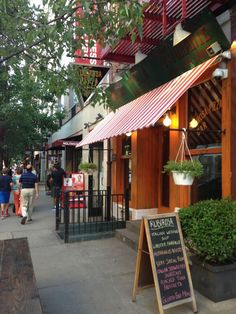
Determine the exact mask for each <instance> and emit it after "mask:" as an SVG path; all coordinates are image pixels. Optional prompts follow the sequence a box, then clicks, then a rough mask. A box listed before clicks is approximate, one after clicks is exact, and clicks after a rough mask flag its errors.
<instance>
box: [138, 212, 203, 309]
mask: <svg viewBox="0 0 236 314" xmlns="http://www.w3.org/2000/svg"><path fill="white" fill-rule="evenodd" d="M153 284H154V285H155V289H156V295H157V301H158V308H159V313H160V314H164V310H165V309H168V308H171V307H174V306H177V305H180V304H183V303H187V302H192V305H193V312H194V313H197V306H196V300H195V296H194V291H193V285H192V280H191V275H190V270H189V265H188V260H187V255H186V252H185V246H184V242H183V236H182V232H181V226H180V222H179V217H178V214H176V213H171V214H162V215H155V216H148V217H144V218H143V220H142V223H141V228H140V236H139V246H138V254H137V261H136V270H135V278H134V288H133V301H134V300H135V299H136V293H137V290H138V289H141V288H146V287H149V286H153Z"/></svg>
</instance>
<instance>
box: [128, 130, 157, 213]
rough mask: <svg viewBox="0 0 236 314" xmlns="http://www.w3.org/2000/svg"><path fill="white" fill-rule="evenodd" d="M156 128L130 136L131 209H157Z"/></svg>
mask: <svg viewBox="0 0 236 314" xmlns="http://www.w3.org/2000/svg"><path fill="white" fill-rule="evenodd" d="M158 145H159V143H158V137H157V128H146V129H143V130H138V131H136V132H134V134H133V135H132V188H131V207H133V208H136V209H138V208H155V207H157V189H156V187H157V182H158V175H159V173H160V169H158V164H159V163H158Z"/></svg>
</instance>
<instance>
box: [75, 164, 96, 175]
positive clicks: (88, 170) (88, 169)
mask: <svg viewBox="0 0 236 314" xmlns="http://www.w3.org/2000/svg"><path fill="white" fill-rule="evenodd" d="M79 170H80V171H81V172H83V173H85V174H90V175H92V174H93V173H94V171H96V170H97V165H96V164H94V163H93V162H81V163H80V164H79Z"/></svg>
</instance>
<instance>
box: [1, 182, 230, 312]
mask: <svg viewBox="0 0 236 314" xmlns="http://www.w3.org/2000/svg"><path fill="white" fill-rule="evenodd" d="M43 189H44V187H43V186H42V187H41V192H40V198H39V200H37V201H36V202H35V210H34V213H33V216H32V219H33V221H32V223H27V224H26V225H21V224H20V221H21V219H20V218H17V217H15V216H14V215H13V214H11V216H10V217H9V218H7V219H5V220H3V221H1V222H0V239H1V240H3V239H9V238H19V237H27V238H28V241H29V246H30V251H31V256H32V261H33V266H34V272H35V276H36V280H37V286H38V289H39V294H40V299H41V304H42V308H43V313H44V314H154V313H158V307H157V301H156V295H155V289H154V288H150V289H145V290H143V291H140V293H139V294H138V295H137V301H136V302H132V301H131V295H132V287H133V280H134V271H135V262H136V252H135V251H134V250H132V249H131V248H129V247H128V246H126V245H125V244H123V243H122V242H120V241H119V240H117V239H116V238H111V239H102V240H96V241H87V242H78V243H71V244H64V242H63V241H62V240H61V239H60V238H59V237H58V236H57V234H56V232H55V217H54V216H55V212H52V210H51V208H52V199H51V197H50V196H47V195H46V193H45V191H44V190H43ZM195 296H196V301H197V306H198V312H199V313H201V314H213V313H214V314H215V313H218V314H223V313H224V314H234V313H236V299H231V300H228V301H224V302H219V303H214V302H211V301H210V300H208V299H207V298H205V297H203V296H201V295H200V294H198V293H197V292H196V293H195ZM190 313H192V307H191V304H185V305H182V306H179V307H175V308H172V309H169V310H166V311H165V314H190ZM3 314H4V313H3ZM32 314H34V313H32Z"/></svg>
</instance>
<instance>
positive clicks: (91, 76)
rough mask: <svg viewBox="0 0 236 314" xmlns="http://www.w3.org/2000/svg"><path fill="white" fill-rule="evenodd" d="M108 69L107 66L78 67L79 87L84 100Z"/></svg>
mask: <svg viewBox="0 0 236 314" xmlns="http://www.w3.org/2000/svg"><path fill="white" fill-rule="evenodd" d="M108 70H109V68H107V67H90V66H80V67H79V68H78V81H79V89H80V92H81V94H82V97H83V100H84V101H86V99H87V98H88V97H89V96H90V95H91V93H92V92H93V91H94V89H95V88H96V86H97V85H98V83H99V82H100V81H101V80H102V79H103V77H104V76H105V75H106V73H107V72H108Z"/></svg>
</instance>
